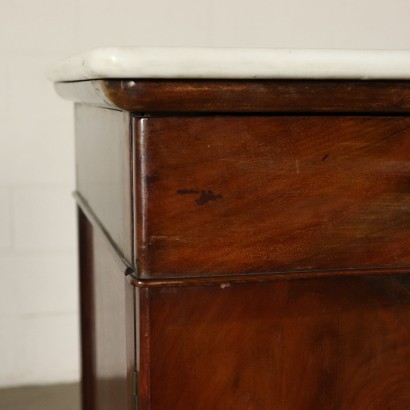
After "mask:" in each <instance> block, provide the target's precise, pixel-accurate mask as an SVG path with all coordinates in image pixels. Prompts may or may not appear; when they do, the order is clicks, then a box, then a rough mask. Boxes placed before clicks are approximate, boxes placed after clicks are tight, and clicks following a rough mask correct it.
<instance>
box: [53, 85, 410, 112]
mask: <svg viewBox="0 0 410 410" xmlns="http://www.w3.org/2000/svg"><path fill="white" fill-rule="evenodd" d="M55 87H56V90H57V92H58V93H59V94H60V95H61V96H62V97H64V98H67V99H70V100H73V101H81V102H87V103H89V104H94V105H98V106H104V107H108V108H117V109H121V110H126V111H130V112H137V113H147V114H150V113H159V112H164V113H165V112H168V113H169V112H173V113H176V112H179V113H182V112H202V113H205V112H208V113H228V112H233V113H255V112H260V113H296V112H298V113H329V112H340V113H370V112H372V113H409V112H410V82H409V81H352V80H343V81H340V80H335V81H330V80H326V81H320V80H311V81H308V80H140V79H139V80H133V79H130V80H92V81H81V82H77V83H75V82H74V83H73V82H68V83H56V85H55Z"/></svg>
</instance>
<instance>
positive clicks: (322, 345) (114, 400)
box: [56, 78, 410, 410]
mask: <svg viewBox="0 0 410 410" xmlns="http://www.w3.org/2000/svg"><path fill="white" fill-rule="evenodd" d="M56 88H57V91H58V92H59V93H60V95H62V96H64V97H66V98H69V99H72V100H74V101H77V104H76V108H75V118H76V171H77V191H76V193H75V197H76V200H77V204H78V215H79V218H78V220H79V244H80V282H81V323H82V363H83V367H82V370H83V409H85V410H113V409H116V410H117V409H118V410H119V409H124V410H131V409H139V410H191V409H195V410H308V409H312V410H321V409H329V410H330V409H332V410H334V409H337V410H362V409H369V410H370V409H372V410H387V409H391V410H406V409H410V268H409V267H410V235H409V233H410V116H409V113H410V82H408V81H406V80H399V79H392V80H389V79H387V80H386V79H370V80H367V81H363V80H360V79H337V78H336V79H327V78H326V79H323V80H318V79H315V80H311V79H292V78H289V79H276V78H271V79H246V78H245V79H166V78H165V79H144V78H131V79H130V78H126V79H121V78H119V79H116V78H113V79H107V80H98V79H97V80H95V79H86V81H78V82H75V81H74V82H72V81H70V82H68V81H58V82H57V83H56Z"/></svg>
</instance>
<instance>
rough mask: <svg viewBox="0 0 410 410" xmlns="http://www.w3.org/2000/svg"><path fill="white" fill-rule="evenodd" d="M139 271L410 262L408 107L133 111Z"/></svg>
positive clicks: (187, 272)
mask: <svg viewBox="0 0 410 410" xmlns="http://www.w3.org/2000/svg"><path fill="white" fill-rule="evenodd" d="M134 122H135V126H134V129H135V130H136V135H135V138H137V139H139V141H140V142H139V143H136V144H135V146H136V149H137V150H138V151H137V152H138V153H137V157H138V161H139V163H140V167H136V168H135V170H136V176H135V180H136V181H137V184H138V183H141V185H140V186H139V189H138V190H137V194H139V197H138V204H137V210H138V211H139V214H138V216H137V218H136V220H137V229H138V234H137V237H138V243H137V252H136V253H137V255H138V259H139V263H140V264H139V274H140V275H141V277H143V278H153V277H176V276H183V277H188V276H210V275H229V274H247V273H264V272H265V273H266V272H284V271H286V272H291V271H293V272H295V271H311V272H312V273H313V274H314V275H315V274H316V273H317V272H318V271H332V270H337V271H340V270H352V269H369V268H375V269H383V268H402V267H409V266H410V254H409V252H408V249H409V248H410V235H409V228H410V195H409V193H410V191H409V184H408V181H409V179H410V163H409V161H408V158H409V156H410V118H408V117H402V116H391V117H385V116H381V117H370V116H354V117H352V116H350V117H346V116H246V117H243V116H235V117H232V116H228V117H226V116H211V117H199V116H196V117H158V118H155V117H151V118H136V119H135V120H134Z"/></svg>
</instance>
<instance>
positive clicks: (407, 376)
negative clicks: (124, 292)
mask: <svg viewBox="0 0 410 410" xmlns="http://www.w3.org/2000/svg"><path fill="white" fill-rule="evenodd" d="M406 282H407V284H406ZM408 283H409V278H408V277H388V278H381V277H370V278H363V277H357V278H331V279H325V280H324V279H309V280H301V281H282V282H271V283H260V284H241V285H228V284H226V285H223V286H203V287H200V286H193V287H178V288H156V289H150V290H149V294H150V316H149V317H150V319H149V323H150V331H149V335H150V348H151V352H150V372H149V375H150V392H151V393H150V394H151V397H150V407H149V408H150V410H163V409H170V410H184V409H196V410H209V409H214V410H249V409H272V410H295V409H315V410H316V409H328V410H333V409H338V410H352V409H373V410H385V409H388V408H391V409H393V408H394V409H405V408H408V407H409V405H410V330H409V327H408V318H409V315H410V294H409V287H408ZM406 286H407V287H406Z"/></svg>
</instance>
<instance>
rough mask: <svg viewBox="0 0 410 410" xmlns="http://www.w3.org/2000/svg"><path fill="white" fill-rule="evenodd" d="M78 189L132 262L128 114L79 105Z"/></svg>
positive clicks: (77, 124) (77, 134) (77, 140)
mask: <svg viewBox="0 0 410 410" xmlns="http://www.w3.org/2000/svg"><path fill="white" fill-rule="evenodd" d="M75 116H76V176H77V192H78V194H79V195H81V198H82V199H83V200H84V201H85V203H86V204H87V205H88V206H89V207H90V208H91V209H92V211H93V213H94V214H95V215H96V217H97V218H98V219H99V221H100V223H101V224H102V225H103V226H104V229H105V230H106V231H107V232H108V234H109V235H110V237H111V238H112V240H113V242H114V243H115V244H116V246H117V247H118V249H119V250H120V251H121V253H122V254H123V255H124V257H125V258H126V259H127V261H128V264H129V265H131V264H132V260H133V255H132V253H133V252H132V251H133V250H132V235H133V234H132V222H131V221H132V211H131V206H132V205H131V158H130V156H131V149H130V144H131V136H130V117H129V114H128V113H124V112H120V111H115V110H110V109H104V108H99V107H92V106H89V105H80V104H77V105H76V109H75Z"/></svg>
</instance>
